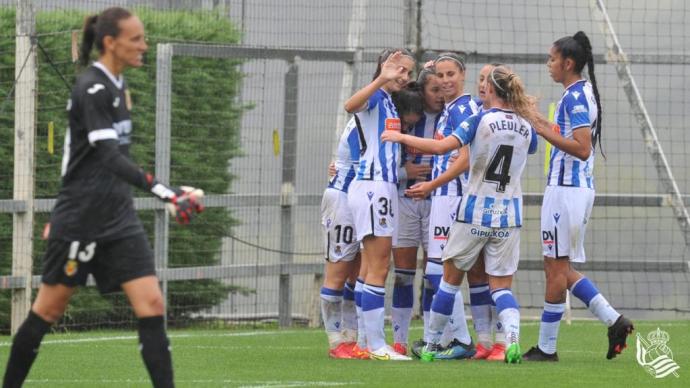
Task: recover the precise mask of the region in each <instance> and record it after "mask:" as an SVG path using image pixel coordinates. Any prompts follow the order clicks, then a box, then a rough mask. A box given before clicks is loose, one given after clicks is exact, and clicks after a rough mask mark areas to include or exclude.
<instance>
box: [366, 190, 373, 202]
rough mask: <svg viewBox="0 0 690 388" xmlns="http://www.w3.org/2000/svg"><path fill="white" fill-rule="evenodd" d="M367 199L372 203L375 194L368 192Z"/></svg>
mask: <svg viewBox="0 0 690 388" xmlns="http://www.w3.org/2000/svg"><path fill="white" fill-rule="evenodd" d="M367 197H369V200H370V201H371V199H372V198H374V192H373V191H367Z"/></svg>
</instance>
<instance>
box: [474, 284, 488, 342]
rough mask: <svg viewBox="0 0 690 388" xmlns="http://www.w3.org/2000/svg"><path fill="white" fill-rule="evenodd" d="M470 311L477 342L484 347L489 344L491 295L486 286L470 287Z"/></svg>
mask: <svg viewBox="0 0 690 388" xmlns="http://www.w3.org/2000/svg"><path fill="white" fill-rule="evenodd" d="M470 311H472V323H473V324H474V331H475V332H476V333H477V341H478V342H479V343H481V344H482V345H484V346H486V347H490V346H491V343H492V342H493V341H492V340H491V293H490V292H489V285H488V284H478V285H474V286H470Z"/></svg>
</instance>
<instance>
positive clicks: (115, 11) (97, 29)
mask: <svg viewBox="0 0 690 388" xmlns="http://www.w3.org/2000/svg"><path fill="white" fill-rule="evenodd" d="M131 16H132V13H131V12H129V11H128V10H126V9H124V8H120V7H111V8H108V9H106V10H104V11H103V12H101V13H100V14H98V15H91V16H87V17H86V19H84V28H83V31H82V41H81V46H80V48H79V62H80V63H81V64H82V65H83V66H86V65H88V64H89V59H90V57H91V49H92V48H93V46H94V45H96V48H97V49H98V52H99V53H101V54H102V53H103V51H104V50H105V47H104V46H103V38H105V37H106V36H112V37H117V36H118V35H119V34H120V26H119V23H120V20H123V19H127V18H129V17H131Z"/></svg>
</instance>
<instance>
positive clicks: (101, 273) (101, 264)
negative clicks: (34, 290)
mask: <svg viewBox="0 0 690 388" xmlns="http://www.w3.org/2000/svg"><path fill="white" fill-rule="evenodd" d="M83 34H84V35H83V41H82V44H81V53H80V57H81V58H80V59H81V61H82V64H84V65H87V64H88V63H89V57H90V53H91V48H92V46H93V45H95V46H96V48H97V49H98V51H99V58H98V60H97V61H96V62H94V63H93V64H92V65H91V66H89V67H88V68H86V70H85V71H84V72H83V73H82V74H81V75H80V76H79V77H78V78H77V81H76V83H75V85H74V87H73V89H72V94H71V96H70V99H69V102H68V104H67V110H68V111H69V129H68V130H67V133H66V136H65V147H64V156H63V161H62V188H61V190H60V193H59V194H58V197H57V202H56V204H55V208H54V209H53V213H52V215H51V220H50V233H49V237H48V245H47V249H46V253H45V256H44V258H43V276H42V283H41V286H40V288H39V290H38V295H37V296H36V300H35V301H34V303H33V305H32V307H31V311H30V312H29V315H28V317H27V318H26V320H25V321H24V323H23V324H22V325H21V326H20V327H19V330H18V331H17V333H16V335H15V337H14V340H13V343H12V349H11V352H10V358H9V360H8V362H7V367H6V370H5V376H4V381H3V387H5V388H8V387H20V386H21V385H22V384H23V382H24V380H25V378H26V376H27V375H28V373H29V369H30V368H31V365H32V363H33V361H34V360H35V358H36V356H37V353H38V348H39V346H40V344H41V341H42V339H43V336H44V334H45V333H46V332H47V331H48V330H49V328H50V326H51V325H52V324H53V323H54V322H56V321H57V320H58V319H60V317H61V316H62V314H63V313H64V311H65V308H66V307H67V303H68V302H69V299H70V297H71V296H72V294H73V293H74V291H75V287H76V286H78V285H84V284H85V283H86V279H87V276H88V274H89V273H90V274H92V275H93V276H94V278H95V280H96V283H97V285H98V289H99V291H100V292H101V293H109V292H114V291H119V290H122V291H124V293H125V294H126V295H127V298H128V299H129V302H130V304H131V305H132V309H133V310H134V314H135V315H136V316H137V318H138V330H139V342H140V349H141V355H142V358H143V359H144V363H145V365H146V368H147V370H148V372H149V375H150V377H151V381H152V383H153V385H154V386H155V387H172V386H174V382H173V371H172V359H171V355H170V344H169V341H168V338H167V335H166V333H165V328H164V321H163V313H164V299H163V296H162V293H161V290H160V287H159V285H158V278H157V277H156V271H155V266H154V260H153V252H152V250H151V247H150V244H149V242H148V239H147V237H146V234H145V232H144V228H143V227H142V224H141V221H140V220H139V218H138V217H137V214H136V212H135V210H134V203H133V196H132V188H131V186H136V187H138V188H140V189H144V190H148V191H150V192H152V193H153V194H154V195H156V196H157V197H158V198H160V199H161V200H163V201H165V202H166V203H167V207H168V209H172V210H173V216H174V217H175V218H176V219H177V221H178V222H180V223H188V222H189V221H190V220H191V219H192V218H193V216H194V215H195V214H196V213H199V212H200V211H201V210H202V206H201V204H200V203H199V202H198V201H199V199H200V198H199V197H200V196H202V195H203V192H202V191H201V190H198V189H193V188H186V187H185V188H173V187H169V186H167V185H165V184H163V183H161V182H158V181H157V180H156V179H155V178H154V177H153V176H152V175H150V174H147V173H145V172H144V171H143V170H142V169H141V168H139V167H138V166H137V165H136V164H134V163H133V162H132V160H131V159H130V155H129V147H130V143H131V137H132V121H131V120H130V110H131V99H130V95H129V92H128V90H127V84H126V82H125V80H124V78H123V76H122V72H123V71H124V70H125V69H126V68H128V67H140V66H141V65H142V57H143V55H144V53H145V52H146V50H147V48H148V46H147V44H146V40H145V35H144V26H143V24H142V23H141V21H140V20H139V18H138V17H137V16H135V15H134V14H132V13H130V12H129V11H127V10H125V9H123V8H117V7H114V8H109V9H106V10H105V11H103V12H101V13H100V14H98V15H93V16H90V17H88V18H87V19H86V21H85V23H84V31H83Z"/></svg>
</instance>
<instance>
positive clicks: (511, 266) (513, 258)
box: [441, 222, 520, 276]
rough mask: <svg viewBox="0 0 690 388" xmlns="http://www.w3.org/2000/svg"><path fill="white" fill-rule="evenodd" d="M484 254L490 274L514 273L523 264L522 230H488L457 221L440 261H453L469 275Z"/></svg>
mask: <svg viewBox="0 0 690 388" xmlns="http://www.w3.org/2000/svg"><path fill="white" fill-rule="evenodd" d="M482 251H483V252H484V268H485V270H486V273H487V274H489V275H492V276H508V275H512V274H514V273H515V271H517V268H518V262H519V261H520V228H487V227H485V226H480V225H473V224H466V223H464V222H455V223H453V226H452V227H451V228H450V236H449V238H448V245H447V246H446V249H444V251H443V256H442V257H441V258H442V259H443V261H446V260H453V264H455V267H457V268H458V269H459V270H461V271H464V272H467V271H469V270H470V268H472V266H473V265H474V263H475V262H476V261H477V258H478V257H479V253H481V252H482Z"/></svg>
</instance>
